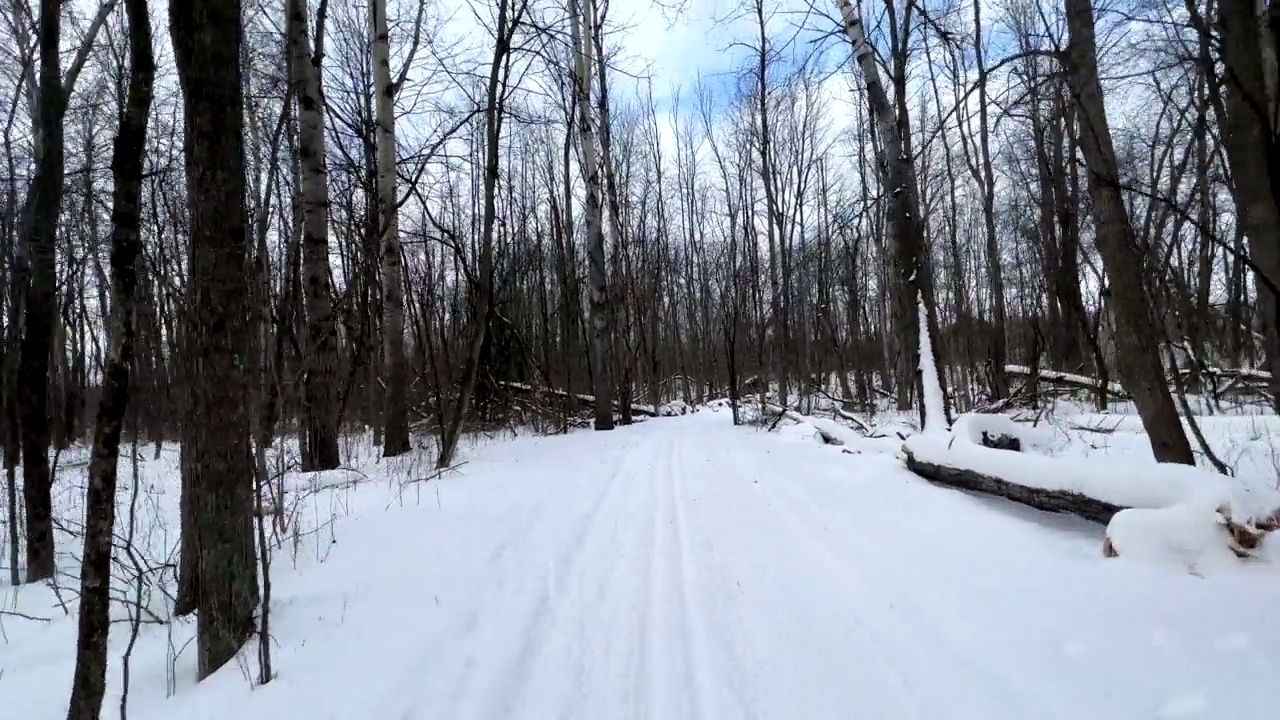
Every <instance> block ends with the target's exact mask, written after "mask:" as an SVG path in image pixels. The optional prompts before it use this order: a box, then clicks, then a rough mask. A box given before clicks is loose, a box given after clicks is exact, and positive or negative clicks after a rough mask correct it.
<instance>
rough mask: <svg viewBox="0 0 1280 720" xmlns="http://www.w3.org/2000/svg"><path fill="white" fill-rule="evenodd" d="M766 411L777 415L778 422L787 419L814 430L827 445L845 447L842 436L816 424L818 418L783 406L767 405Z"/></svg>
mask: <svg viewBox="0 0 1280 720" xmlns="http://www.w3.org/2000/svg"><path fill="white" fill-rule="evenodd" d="M765 410H766V411H767V412H769V413H770V414H772V415H777V416H778V420H781V419H783V418H786V419H787V420H790V421H791V422H793V423H796V424H797V425H800V426H803V427H804V428H806V429H812V432H813V434H814V435H816V436H817V437H818V438H819V439H820V440H822V442H823V443H824V444H826V445H844V439H843V438H841V437H840V434H839V433H838V432H833V431H832V430H831V428H830V427H822V426H821V425H822V424H821V423H819V422H816V421H817V418H810V417H805V416H804V415H801V414H800V413H798V412H796V411H795V410H791V409H788V408H784V407H782V406H781V405H774V404H773V403H766V404H765ZM774 424H775V425H776V424H777V422H776V421H775V422H774Z"/></svg>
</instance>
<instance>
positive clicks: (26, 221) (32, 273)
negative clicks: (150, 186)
mask: <svg viewBox="0 0 1280 720" xmlns="http://www.w3.org/2000/svg"><path fill="white" fill-rule="evenodd" d="M61 8H62V3H61V2H59V0H41V2H40V26H39V45H40V89H39V96H38V100H37V107H38V113H37V119H36V124H37V130H38V135H37V137H36V142H35V154H36V169H35V177H34V178H33V179H32V182H31V190H30V193H29V194H28V196H27V202H26V205H25V207H24V208H23V227H22V232H23V240H22V243H21V244H22V247H23V248H24V249H25V252H26V253H27V268H28V272H29V275H28V277H27V282H26V288H25V294H26V297H25V298H24V310H25V313H26V315H25V322H24V326H23V335H22V343H21V345H20V348H19V358H18V386H19V388H20V390H19V398H18V408H19V414H20V416H21V421H22V422H21V428H22V429H21V434H22V496H23V501H24V502H25V504H26V515H27V538H26V540H27V576H26V581H27V582H29V583H30V582H37V581H39V580H44V579H46V578H49V577H52V576H53V573H54V547H53V518H52V513H53V500H52V497H51V493H52V483H53V479H52V478H51V477H50V476H49V443H50V435H49V392H48V390H49V358H50V356H51V354H52V353H53V326H54V323H55V322H56V316H57V264H56V262H57V250H56V247H55V246H56V241H57V229H58V213H59V211H60V209H61V206H62V191H63V182H62V181H63V171H64V168H63V155H64V149H63V118H64V115H65V113H66V109H67V96H66V93H65V92H64V90H63V87H62V63H61V61H60V55H59V53H60V47H59V41H60V29H61V22H62V19H61ZM20 251H21V250H20Z"/></svg>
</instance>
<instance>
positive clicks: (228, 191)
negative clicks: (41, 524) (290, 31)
mask: <svg viewBox="0 0 1280 720" xmlns="http://www.w3.org/2000/svg"><path fill="white" fill-rule="evenodd" d="M169 20H170V36H171V37H172V39H173V48H174V57H175V59H176V62H177V67H178V79H179V82H180V84H181V86H182V96H183V112H184V116H185V129H184V138H183V151H184V157H185V160H186V171H187V203H188V209H189V213H190V237H191V240H190V249H189V255H188V260H189V263H188V264H189V267H190V270H189V277H188V290H187V302H188V305H189V310H188V326H187V337H186V341H187V352H186V358H185V359H186V362H187V364H188V372H189V378H190V387H189V389H188V393H189V396H190V398H189V402H188V404H187V408H186V410H187V418H186V423H185V426H186V432H185V433H184V435H185V437H184V445H183V448H182V453H183V464H184V466H185V467H184V470H185V471H186V472H185V474H184V478H183V480H184V482H183V485H184V493H183V494H184V501H185V502H184V505H186V511H185V512H184V514H183V521H184V522H183V528H182V532H183V536H184V538H187V539H189V542H187V541H184V543H183V549H184V551H186V553H185V554H184V556H183V558H182V563H183V565H184V566H186V567H188V568H189V569H188V572H189V573H190V577H191V581H192V584H193V587H192V588H191V590H192V594H193V596H194V598H193V599H194V605H195V610H196V612H197V613H198V617H199V624H198V627H197V634H196V644H197V669H198V673H199V676H200V678H201V679H203V678H205V677H207V676H209V675H210V674H211V673H213V672H214V671H215V670H217V669H218V668H219V667H221V666H222V665H223V664H225V663H226V662H227V661H228V660H230V659H231V658H233V657H234V656H235V654H236V652H237V651H238V650H239V649H240V647H241V645H242V644H243V643H244V641H245V640H247V639H248V638H249V636H250V635H252V634H253V630H254V618H253V616H254V609H255V608H256V606H257V604H258V579H257V566H256V562H255V554H254V553H255V551H254V540H253V461H252V458H251V454H250V448H249V438H250V415H249V404H248V403H246V402H245V399H246V398H247V397H248V396H249V384H248V378H247V377H246V369H247V368H248V367H249V348H250V332H251V323H250V316H251V310H250V308H249V307H247V298H248V296H249V283H248V278H249V277H250V275H251V272H250V268H249V266H248V263H247V262H246V257H247V247H246V225H247V216H246V209H245V171H244V146H243V143H244V140H243V136H244V119H243V118H244V98H243V92H242V85H241V74H240V61H241V42H242V38H243V32H242V28H241V13H240V2H239V0H188V1H187V2H183V3H171V4H170V6H169Z"/></svg>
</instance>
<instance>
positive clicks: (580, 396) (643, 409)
mask: <svg viewBox="0 0 1280 720" xmlns="http://www.w3.org/2000/svg"><path fill="white" fill-rule="evenodd" d="M497 384H498V386H499V387H504V388H506V389H508V390H514V391H516V392H520V393H528V394H535V393H546V394H548V395H555V396H556V397H569V393H567V392H565V391H564V390H557V389H555V388H549V387H541V386H533V385H530V384H528V383H522V382H512V381H508V380H499V381H498V383H497ZM573 397H574V398H576V399H577V400H578V401H579V402H582V403H584V404H587V405H591V404H593V403H594V402H595V401H596V397H595V395H587V394H586V393H574V394H573ZM617 405H618V403H617V401H614V406H615V407H616V406H617ZM631 412H633V413H635V414H637V415H644V416H646V417H658V413H657V411H656V410H654V409H653V407H652V406H650V405H638V404H635V403H632V405H631Z"/></svg>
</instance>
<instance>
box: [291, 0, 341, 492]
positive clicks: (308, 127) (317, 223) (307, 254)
mask: <svg viewBox="0 0 1280 720" xmlns="http://www.w3.org/2000/svg"><path fill="white" fill-rule="evenodd" d="M286 13H287V17H286V20H285V22H286V26H287V36H288V44H289V70H290V80H291V82H292V85H293V94H294V98H295V99H296V102H297V108H298V161H299V165H300V166H301V167H300V170H301V173H300V175H301V177H300V178H299V185H300V187H299V188H298V193H299V195H301V196H302V197H301V199H302V203H301V204H302V263H303V265H302V272H303V275H304V278H305V279H304V281H303V292H304V293H305V295H306V308H307V350H306V353H305V357H304V362H305V363H306V368H305V369H304V371H303V379H302V382H303V404H304V407H303V418H302V422H303V426H304V428H305V434H306V447H307V450H308V452H307V455H306V460H308V461H309V462H306V463H305V464H304V465H303V468H302V469H303V470H332V469H333V468H336V467H338V463H339V461H340V460H339V457H338V412H337V404H336V400H337V392H336V391H337V385H336V382H337V377H336V376H337V365H338V347H337V346H338V342H337V336H336V334H335V331H334V322H333V305H332V304H331V302H330V299H329V170H328V166H327V163H326V161H325V138H324V105H323V100H322V99H321V97H320V68H319V67H318V64H319V62H320V58H318V57H313V56H312V54H311V38H310V35H309V33H308V22H307V2H306V0H289V5H288V8H287V10H286Z"/></svg>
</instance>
